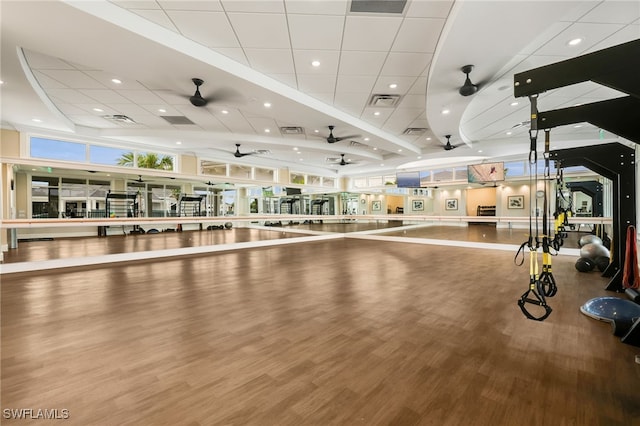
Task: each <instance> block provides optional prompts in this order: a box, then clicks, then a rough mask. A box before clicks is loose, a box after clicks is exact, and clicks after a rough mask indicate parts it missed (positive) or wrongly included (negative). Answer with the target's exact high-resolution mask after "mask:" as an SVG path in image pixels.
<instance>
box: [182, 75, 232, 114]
mask: <svg viewBox="0 0 640 426" xmlns="http://www.w3.org/2000/svg"><path fill="white" fill-rule="evenodd" d="M191 81H193V84H195V85H196V92H195V93H194V94H193V95H192V96H190V97H189V101H190V102H191V105H193V106H195V107H203V106H206V105H207V104H208V103H209V102H212V101H214V100H215V101H226V102H233V103H241V102H242V98H241V96H240V95H239V94H238V93H237V92H236V91H234V90H232V89H218V90H216V92H215V94H214V95H213V96H210V97H206V98H205V97H203V96H202V94H201V93H200V86H202V85H203V84H204V80H203V79H201V78H192V79H191Z"/></svg>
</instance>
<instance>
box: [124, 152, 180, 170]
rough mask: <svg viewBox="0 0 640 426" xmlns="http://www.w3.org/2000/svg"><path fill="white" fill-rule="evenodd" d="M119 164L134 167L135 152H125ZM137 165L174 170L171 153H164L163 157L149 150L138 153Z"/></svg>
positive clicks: (143, 167)
mask: <svg viewBox="0 0 640 426" xmlns="http://www.w3.org/2000/svg"><path fill="white" fill-rule="evenodd" d="M118 165H119V166H127V167H133V166H134V165H135V163H134V154H133V152H125V153H124V154H122V156H121V157H120V158H119V159H118ZM137 165H138V167H140V168H142V169H162V170H173V157H171V156H169V155H163V156H162V157H161V156H159V155H158V154H156V153H154V152H147V153H142V154H138V157H137Z"/></svg>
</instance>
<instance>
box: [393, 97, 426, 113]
mask: <svg viewBox="0 0 640 426" xmlns="http://www.w3.org/2000/svg"><path fill="white" fill-rule="evenodd" d="M425 105H426V98H425V96H424V95H405V96H403V97H402V99H401V100H400V103H399V104H398V109H403V108H418V109H420V110H423V111H424V108H425Z"/></svg>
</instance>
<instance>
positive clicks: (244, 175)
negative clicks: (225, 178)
mask: <svg viewBox="0 0 640 426" xmlns="http://www.w3.org/2000/svg"><path fill="white" fill-rule="evenodd" d="M229 176H230V177H235V178H240V179H251V167H248V166H239V165H237V164H230V165H229Z"/></svg>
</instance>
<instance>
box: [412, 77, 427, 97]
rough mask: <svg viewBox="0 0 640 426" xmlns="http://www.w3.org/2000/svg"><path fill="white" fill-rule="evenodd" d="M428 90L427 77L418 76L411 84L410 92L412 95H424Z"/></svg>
mask: <svg viewBox="0 0 640 426" xmlns="http://www.w3.org/2000/svg"><path fill="white" fill-rule="evenodd" d="M426 92H427V77H424V76H423V77H418V78H417V79H416V81H415V82H414V83H413V85H412V86H411V89H410V90H409V92H408V93H409V94H411V95H424V94H425V93H426Z"/></svg>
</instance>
